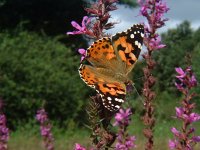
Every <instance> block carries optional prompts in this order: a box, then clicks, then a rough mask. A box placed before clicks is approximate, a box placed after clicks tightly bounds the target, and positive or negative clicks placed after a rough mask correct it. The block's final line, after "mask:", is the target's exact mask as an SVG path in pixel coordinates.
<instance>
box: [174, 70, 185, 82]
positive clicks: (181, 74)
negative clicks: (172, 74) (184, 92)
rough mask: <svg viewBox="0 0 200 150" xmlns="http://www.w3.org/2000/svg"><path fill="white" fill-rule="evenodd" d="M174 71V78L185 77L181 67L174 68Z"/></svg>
mask: <svg viewBox="0 0 200 150" xmlns="http://www.w3.org/2000/svg"><path fill="white" fill-rule="evenodd" d="M175 70H176V72H177V73H178V75H177V76H176V78H178V79H182V78H184V77H185V76H186V73H185V72H184V71H183V69H182V68H181V67H178V68H175Z"/></svg>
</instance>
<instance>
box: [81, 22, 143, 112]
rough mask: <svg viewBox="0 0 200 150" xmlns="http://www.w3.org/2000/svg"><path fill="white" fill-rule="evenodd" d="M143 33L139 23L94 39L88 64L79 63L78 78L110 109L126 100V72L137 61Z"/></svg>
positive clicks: (117, 106)
mask: <svg viewBox="0 0 200 150" xmlns="http://www.w3.org/2000/svg"><path fill="white" fill-rule="evenodd" d="M143 36H144V27H143V25H141V24H137V25H133V27H131V28H130V29H128V30H127V31H125V32H121V33H117V34H116V35H114V36H112V37H111V38H109V37H104V38H102V39H99V40H97V41H96V42H94V43H93V44H92V45H91V46H90V47H89V48H88V49H87V53H86V58H85V59H86V60H87V61H88V62H89V63H90V65H84V64H81V65H80V67H79V74H80V77H81V79H82V80H83V81H84V82H85V83H86V84H87V85H88V86H90V87H92V88H94V89H95V90H96V91H97V92H98V93H99V94H100V96H101V99H102V103H103V105H104V106H105V108H107V109H108V110H109V111H116V110H118V109H119V108H120V106H121V104H122V103H123V102H124V101H125V96H126V84H128V83H131V80H129V78H128V74H129V73H130V71H131V70H132V69H133V67H134V65H135V63H136V62H137V60H138V57H139V54H140V51H141V47H142V43H143Z"/></svg>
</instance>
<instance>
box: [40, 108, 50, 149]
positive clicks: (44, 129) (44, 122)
mask: <svg viewBox="0 0 200 150" xmlns="http://www.w3.org/2000/svg"><path fill="white" fill-rule="evenodd" d="M36 119H37V120H38V122H39V123H40V133H41V135H42V137H43V141H44V145H45V148H46V149H47V150H54V138H53V135H52V133H51V124H50V123H49V119H48V116H47V113H46V112H45V109H40V110H38V111H37V115H36Z"/></svg>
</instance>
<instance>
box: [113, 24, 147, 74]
mask: <svg viewBox="0 0 200 150" xmlns="http://www.w3.org/2000/svg"><path fill="white" fill-rule="evenodd" d="M143 37H144V26H143V25H142V24H136V25H133V27H131V28H130V29H128V30H127V31H124V32H121V33H117V34H116V35H114V36H113V37H112V43H113V47H114V50H115V51H116V53H117V55H118V57H119V58H120V59H121V61H122V62H124V63H125V67H126V74H127V73H129V72H130V71H131V70H132V68H133V67H134V64H135V63H136V61H137V60H138V57H139V54H140V51H141V49H142V44H143Z"/></svg>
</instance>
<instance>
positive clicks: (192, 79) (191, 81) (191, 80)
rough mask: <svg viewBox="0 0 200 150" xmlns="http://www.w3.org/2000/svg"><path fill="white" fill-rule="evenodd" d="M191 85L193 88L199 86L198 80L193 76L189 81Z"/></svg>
mask: <svg viewBox="0 0 200 150" xmlns="http://www.w3.org/2000/svg"><path fill="white" fill-rule="evenodd" d="M189 83H190V85H191V86H192V87H194V86H197V79H196V77H195V76H194V75H192V76H191V78H190V79H189Z"/></svg>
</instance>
